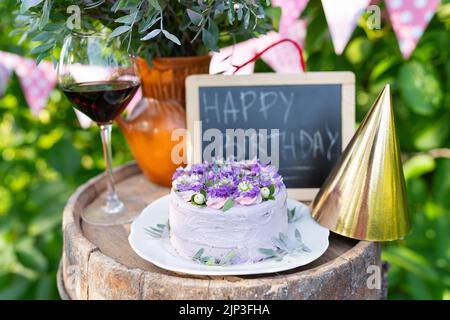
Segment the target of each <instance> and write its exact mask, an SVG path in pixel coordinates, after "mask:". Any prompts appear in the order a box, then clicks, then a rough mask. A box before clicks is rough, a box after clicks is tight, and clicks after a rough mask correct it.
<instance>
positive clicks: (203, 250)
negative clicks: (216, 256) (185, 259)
mask: <svg viewBox="0 0 450 320" xmlns="http://www.w3.org/2000/svg"><path fill="white" fill-rule="evenodd" d="M203 252H205V249H203V248H200V249H199V250H198V251H197V253H196V254H195V255H194V256H193V257H192V259H194V260H197V259H200V258H201V256H202V255H203Z"/></svg>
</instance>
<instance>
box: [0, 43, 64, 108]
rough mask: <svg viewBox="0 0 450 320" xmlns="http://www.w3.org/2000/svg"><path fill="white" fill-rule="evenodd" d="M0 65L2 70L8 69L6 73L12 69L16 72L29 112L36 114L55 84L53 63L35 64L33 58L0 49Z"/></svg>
mask: <svg viewBox="0 0 450 320" xmlns="http://www.w3.org/2000/svg"><path fill="white" fill-rule="evenodd" d="M0 65H1V66H2V69H3V70H8V72H9V73H8V75H10V74H11V72H12V71H14V72H15V73H16V75H17V77H18V78H19V82H20V86H21V87H22V90H23V93H24V96H25V99H26V100H27V103H28V106H29V107H30V109H31V112H32V113H34V114H37V113H38V112H39V111H40V110H42V109H43V108H44V107H45V104H46V102H47V99H48V96H49V95H50V92H51V91H52V90H53V88H54V87H55V85H56V73H55V70H54V68H53V65H52V64H51V63H50V62H47V61H42V62H41V63H40V64H39V65H36V62H35V61H34V60H33V59H28V58H23V57H21V56H18V55H16V54H12V53H9V52H3V51H0ZM2 73H3V74H5V72H4V71H3V72H2ZM4 76H5V75H3V77H4ZM8 77H9V76H8Z"/></svg>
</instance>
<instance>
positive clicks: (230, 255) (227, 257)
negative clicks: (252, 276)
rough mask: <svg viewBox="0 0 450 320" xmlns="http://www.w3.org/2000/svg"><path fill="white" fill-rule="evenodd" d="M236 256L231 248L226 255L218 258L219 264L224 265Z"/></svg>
mask: <svg viewBox="0 0 450 320" xmlns="http://www.w3.org/2000/svg"><path fill="white" fill-rule="evenodd" d="M235 256H236V252H234V251H233V250H231V251H230V252H228V253H227V254H226V255H224V256H223V258H222V259H221V260H220V262H219V265H220V266H224V265H226V264H228V263H230V262H231V259H233V258H234V257H235Z"/></svg>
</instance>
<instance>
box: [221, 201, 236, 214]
mask: <svg viewBox="0 0 450 320" xmlns="http://www.w3.org/2000/svg"><path fill="white" fill-rule="evenodd" d="M233 204H234V201H233V198H228V199H227V201H225V203H224V205H223V208H222V211H223V212H225V211H227V210H229V209H231V208H232V207H233Z"/></svg>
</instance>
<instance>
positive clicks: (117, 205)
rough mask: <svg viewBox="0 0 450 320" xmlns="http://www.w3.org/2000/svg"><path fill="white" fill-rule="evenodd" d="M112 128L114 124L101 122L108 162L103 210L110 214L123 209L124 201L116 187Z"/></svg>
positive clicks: (104, 151)
mask: <svg viewBox="0 0 450 320" xmlns="http://www.w3.org/2000/svg"><path fill="white" fill-rule="evenodd" d="M111 130H112V124H111V123H108V124H101V125H100V135H101V137H102V144H103V155H104V157H105V164H106V185H107V188H108V190H107V193H106V199H105V204H104V206H103V210H104V211H105V212H106V213H109V214H115V213H119V212H120V211H121V210H122V209H123V203H122V201H120V199H119V197H118V196H117V194H116V189H115V187H114V176H113V170H112V152H111Z"/></svg>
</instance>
